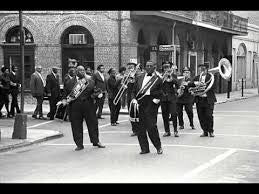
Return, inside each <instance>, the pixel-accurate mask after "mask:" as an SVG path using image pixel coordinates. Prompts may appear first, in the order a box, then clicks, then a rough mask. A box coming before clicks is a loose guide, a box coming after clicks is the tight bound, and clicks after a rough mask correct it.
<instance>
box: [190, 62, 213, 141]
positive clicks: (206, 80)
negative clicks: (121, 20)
mask: <svg viewBox="0 0 259 194" xmlns="http://www.w3.org/2000/svg"><path fill="white" fill-rule="evenodd" d="M199 67H200V71H201V73H200V75H198V76H196V77H195V78H194V80H193V81H192V82H191V83H190V84H189V86H191V87H196V86H202V85H205V86H206V85H209V84H210V82H211V80H212V79H213V78H214V75H213V74H211V73H208V68H209V62H205V63H204V64H200V65H199ZM213 80H214V79H213ZM214 90H215V82H214V83H213V85H212V86H211V88H210V89H209V90H208V91H207V92H206V93H204V94H202V95H198V96H195V99H194V101H195V103H196V108H197V114H198V118H199V121H200V126H201V128H202V130H203V133H202V134H201V135H200V137H206V136H208V135H209V136H210V137H214V134H213V132H214V130H213V110H214V103H215V102H216V101H217V99H216V96H215V92H214Z"/></svg>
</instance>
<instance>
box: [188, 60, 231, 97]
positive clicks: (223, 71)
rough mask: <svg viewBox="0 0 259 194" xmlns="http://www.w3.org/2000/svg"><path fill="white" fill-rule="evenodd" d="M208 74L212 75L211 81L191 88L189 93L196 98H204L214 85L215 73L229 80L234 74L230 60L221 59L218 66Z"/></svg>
mask: <svg viewBox="0 0 259 194" xmlns="http://www.w3.org/2000/svg"><path fill="white" fill-rule="evenodd" d="M208 73H210V74H211V79H210V80H209V81H207V82H206V83H203V84H201V85H200V86H196V87H192V88H189V92H190V93H191V94H192V95H194V96H202V95H203V94H205V93H206V92H207V91H209V90H210V88H211V87H212V86H213V84H214V75H213V74H215V73H219V74H220V75H221V77H222V78H223V79H225V80H229V79H230V77H231V74H232V67H231V63H230V62H229V60H228V59H226V58H222V59H220V61H219V63H218V66H217V67H214V68H212V69H209V70H208Z"/></svg>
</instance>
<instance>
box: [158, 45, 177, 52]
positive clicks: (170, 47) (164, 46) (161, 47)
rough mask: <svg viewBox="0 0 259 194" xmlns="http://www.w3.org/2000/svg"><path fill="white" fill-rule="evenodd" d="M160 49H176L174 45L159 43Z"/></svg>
mask: <svg viewBox="0 0 259 194" xmlns="http://www.w3.org/2000/svg"><path fill="white" fill-rule="evenodd" d="M159 51H174V45H159Z"/></svg>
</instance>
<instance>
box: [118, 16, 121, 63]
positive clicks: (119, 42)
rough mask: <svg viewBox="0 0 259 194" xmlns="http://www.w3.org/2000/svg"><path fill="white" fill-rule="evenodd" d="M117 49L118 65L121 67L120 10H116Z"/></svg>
mask: <svg viewBox="0 0 259 194" xmlns="http://www.w3.org/2000/svg"><path fill="white" fill-rule="evenodd" d="M118 36H119V41H118V49H119V52H118V53H119V56H118V57H119V67H121V11H118Z"/></svg>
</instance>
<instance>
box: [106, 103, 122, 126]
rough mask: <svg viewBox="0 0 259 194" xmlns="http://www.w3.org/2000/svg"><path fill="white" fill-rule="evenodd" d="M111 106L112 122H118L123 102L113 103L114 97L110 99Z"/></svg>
mask: <svg viewBox="0 0 259 194" xmlns="http://www.w3.org/2000/svg"><path fill="white" fill-rule="evenodd" d="M108 104H109V108H110V120H111V123H116V122H117V121H118V118H119V114H120V109H121V102H120V101H119V102H118V104H117V105H114V104H113V99H109V100H108Z"/></svg>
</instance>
